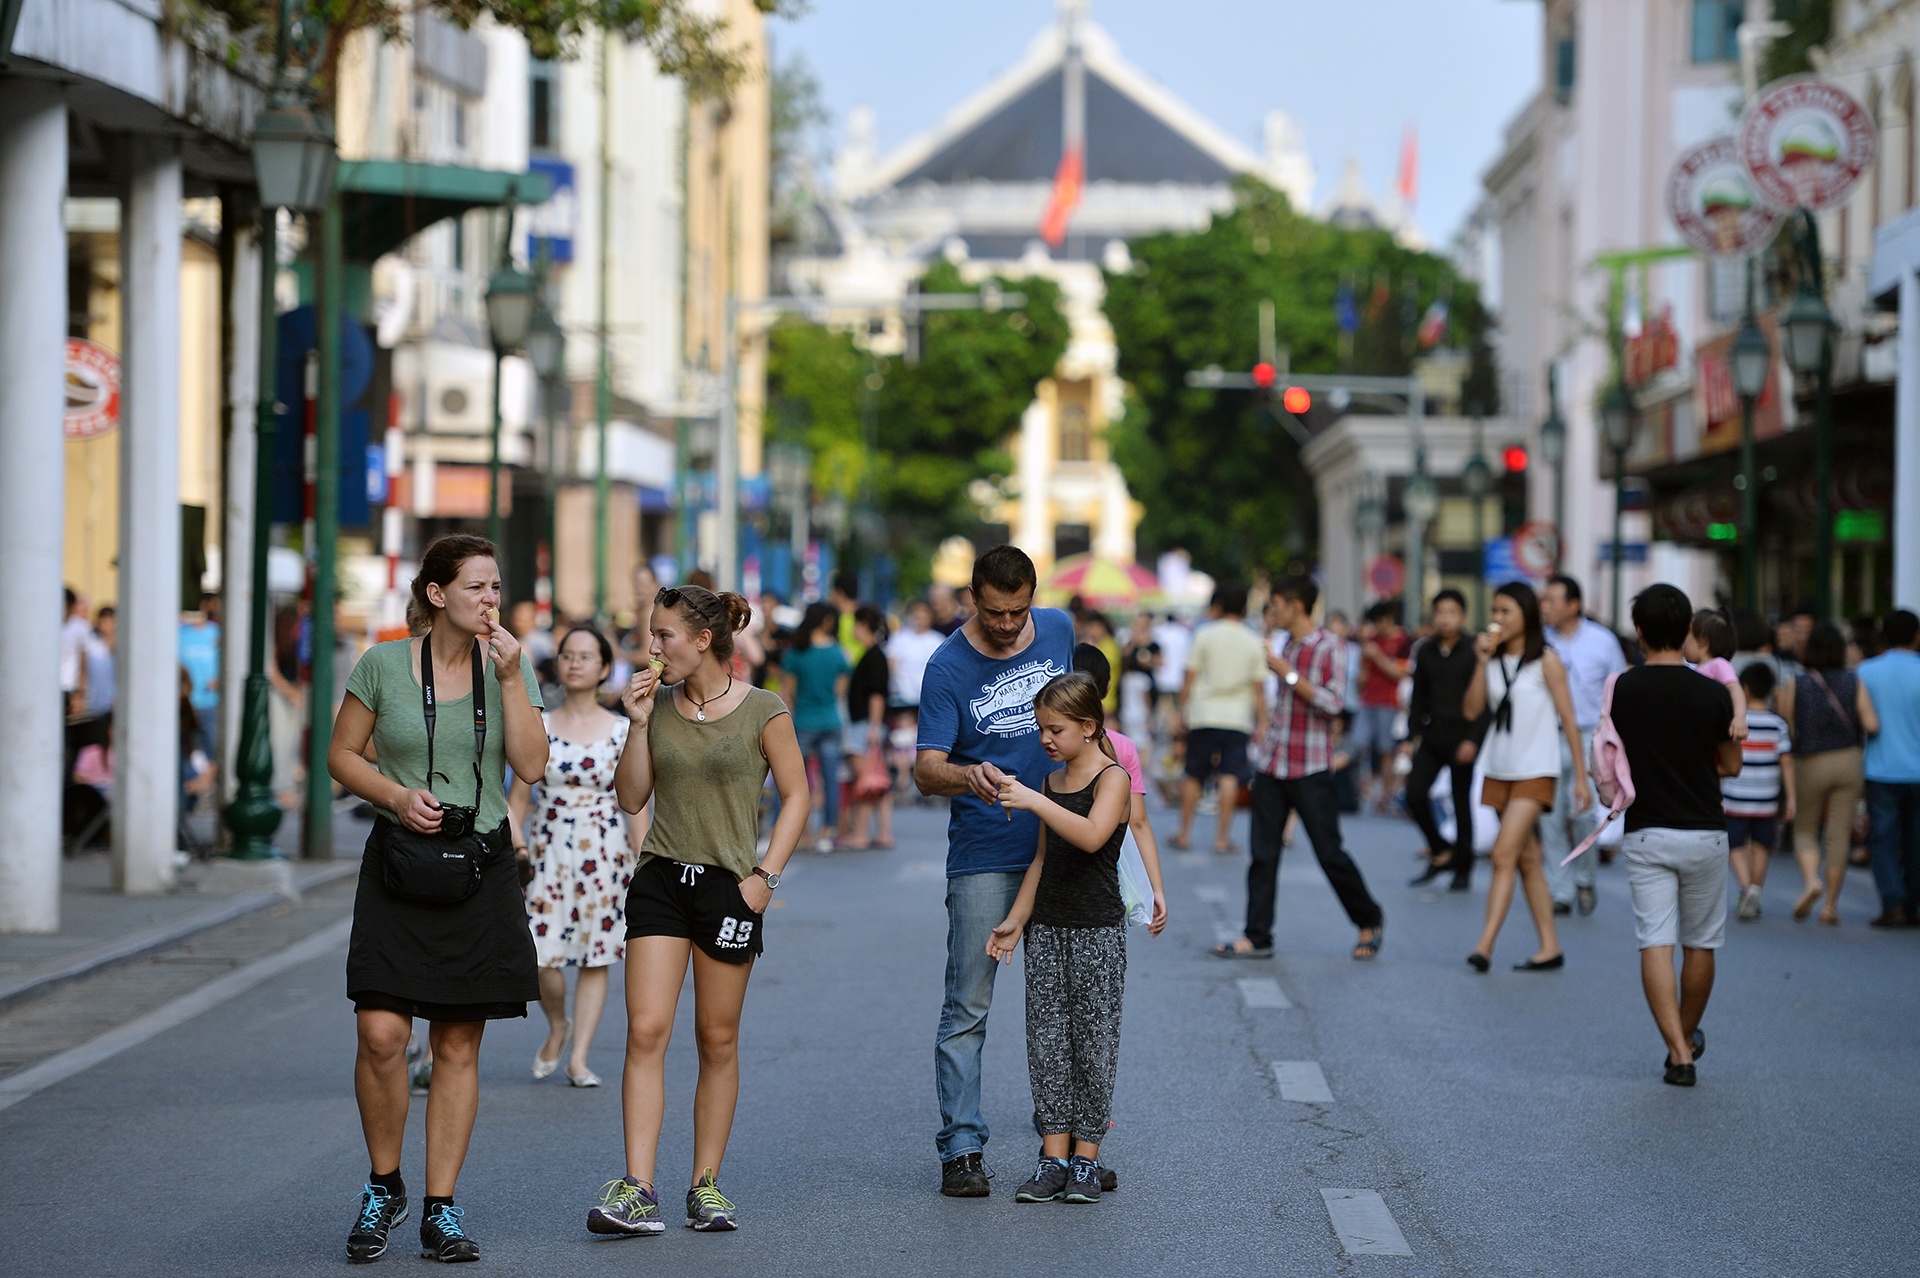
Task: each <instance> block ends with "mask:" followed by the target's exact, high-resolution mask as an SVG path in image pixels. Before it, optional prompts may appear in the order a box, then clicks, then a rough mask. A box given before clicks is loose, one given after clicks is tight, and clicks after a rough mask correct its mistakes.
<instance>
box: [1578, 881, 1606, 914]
mask: <svg viewBox="0 0 1920 1278" xmlns="http://www.w3.org/2000/svg"><path fill="white" fill-rule="evenodd" d="M1574 900H1575V901H1576V902H1578V904H1579V906H1580V912H1581V913H1582V914H1591V913H1593V907H1594V906H1596V905H1598V904H1600V894H1599V893H1598V892H1595V891H1594V890H1593V889H1592V888H1590V887H1583V888H1576V889H1575V890H1574Z"/></svg>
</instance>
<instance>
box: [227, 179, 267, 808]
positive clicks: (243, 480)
mask: <svg viewBox="0 0 1920 1278" xmlns="http://www.w3.org/2000/svg"><path fill="white" fill-rule="evenodd" d="M225 207H226V209H227V210H232V209H234V208H235V207H236V205H235V204H234V203H232V202H229V203H228V204H227V205H226V206H225ZM227 306H228V312H229V314H230V315H231V316H232V317H233V318H232V324H231V326H230V327H229V329H228V330H227V342H228V349H229V350H231V351H232V359H230V360H229V361H228V363H229V365H230V372H229V374H228V378H227V420H228V422H229V423H230V426H229V428H228V432H227V434H228V442H227V511H226V521H227V522H226V530H225V532H224V533H223V535H222V536H221V538H220V591H221V601H220V602H221V620H222V625H221V630H220V796H221V800H222V803H223V804H224V802H225V801H226V800H228V799H231V798H232V797H233V792H234V787H235V784H236V782H235V777H234V771H235V770H234V766H233V763H234V756H235V754H236V752H237V751H238V750H239V748H240V711H241V709H242V702H244V700H245V695H246V694H245V691H244V689H245V687H246V682H247V673H248V670H247V661H248V657H249V654H248V652H247V617H248V615H249V610H250V609H251V607H252V604H253V497H254V492H253V468H254V459H255V456H256V453H255V450H254V445H255V443H256V442H257V441H256V440H255V438H254V425H255V417H256V414H257V409H258V404H259V396H258V393H257V388H258V387H259V385H260V361H259V359H258V358H257V357H256V352H257V350H258V348H259V338H260V237H259V236H258V235H257V234H256V233H255V232H254V231H253V229H252V228H250V227H248V228H242V229H240V230H239V231H238V232H237V233H236V234H235V235H234V239H233V272H232V275H231V277H230V278H229V279H228V280H227Z"/></svg>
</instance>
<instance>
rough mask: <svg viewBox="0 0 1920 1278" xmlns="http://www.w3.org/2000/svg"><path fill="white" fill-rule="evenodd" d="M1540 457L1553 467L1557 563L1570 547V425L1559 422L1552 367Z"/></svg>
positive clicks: (1555, 372) (1557, 389) (1557, 386)
mask: <svg viewBox="0 0 1920 1278" xmlns="http://www.w3.org/2000/svg"><path fill="white" fill-rule="evenodd" d="M1540 456H1541V457H1542V458H1543V459H1544V460H1545V461H1546V463H1547V465H1549V466H1551V467H1553V537H1554V546H1555V549H1554V559H1555V561H1556V564H1557V561H1558V560H1559V557H1560V548H1561V547H1564V546H1565V545H1566V544H1567V477H1566V473H1565V471H1564V464H1565V462H1566V460H1567V424H1566V423H1565V422H1564V421H1561V420H1560V376H1559V372H1558V370H1556V369H1555V368H1554V366H1553V365H1552V364H1549V365H1547V420H1545V421H1543V422H1541V423H1540Z"/></svg>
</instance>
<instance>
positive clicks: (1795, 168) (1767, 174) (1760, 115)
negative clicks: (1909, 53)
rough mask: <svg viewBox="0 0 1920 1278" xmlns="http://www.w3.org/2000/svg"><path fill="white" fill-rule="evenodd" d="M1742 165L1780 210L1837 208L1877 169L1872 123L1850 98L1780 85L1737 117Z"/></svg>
mask: <svg viewBox="0 0 1920 1278" xmlns="http://www.w3.org/2000/svg"><path fill="white" fill-rule="evenodd" d="M1739 145H1740V162H1741V163H1742V164H1744V165H1745V166H1746V168H1747V172H1748V173H1750V174H1751V175H1752V176H1753V184H1754V187H1755V188H1756V189H1757V190H1758V191H1759V193H1760V198H1761V199H1763V200H1765V201H1766V202H1767V203H1769V204H1771V205H1773V206H1774V207H1775V208H1781V209H1792V208H1808V209H1823V208H1827V207H1828V206H1830V205H1833V204H1838V203H1839V202H1840V201H1841V200H1843V199H1845V198H1846V195H1847V192H1849V191H1851V190H1853V186H1854V183H1856V182H1858V181H1859V180H1860V175H1861V174H1862V173H1864V172H1866V170H1867V166H1868V165H1870V164H1872V163H1873V156H1874V151H1875V149H1876V147H1877V141H1876V139H1875V135H1874V128H1873V120H1872V119H1871V118H1870V117H1869V116H1868V115H1867V112H1866V108H1865V107H1862V106H1861V105H1860V104H1859V103H1858V102H1856V101H1854V98H1853V95H1852V94H1850V93H1848V92H1847V91H1846V90H1845V89H1843V88H1841V87H1840V86H1839V85H1837V84H1833V83H1830V82H1828V81H1826V80H1822V79H1819V78H1817V77H1814V76H1796V77H1793V78H1791V79H1786V80H1778V81H1775V82H1774V83H1773V84H1771V85H1768V86H1767V87H1766V88H1764V89H1762V90H1761V91H1760V93H1759V95H1758V96H1757V97H1755V98H1754V100H1753V101H1752V102H1751V103H1749V104H1748V106H1747V109H1746V112H1745V113H1744V114H1743V115H1742V116H1741V117H1740V143H1739Z"/></svg>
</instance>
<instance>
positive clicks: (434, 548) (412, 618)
mask: <svg viewBox="0 0 1920 1278" xmlns="http://www.w3.org/2000/svg"><path fill="white" fill-rule="evenodd" d="M482 558H485V559H491V560H493V562H494V563H496V564H497V563H499V562H500V548H499V547H498V546H496V545H494V544H493V543H492V542H490V541H488V540H487V539H486V538H485V537H476V536H474V535H473V534H472V533H448V534H447V535H446V536H444V537H436V538H434V540H433V544H432V545H430V546H428V547H427V553H426V554H424V555H422V556H420V571H419V572H418V573H416V574H414V578H413V593H412V595H411V596H410V597H409V598H408V600H407V629H408V630H409V631H410V632H412V633H413V634H415V635H423V634H425V633H426V632H427V631H429V630H431V629H432V628H433V622H434V618H435V616H436V615H437V614H438V613H439V612H440V611H442V610H441V609H439V608H436V607H434V605H433V601H432V600H430V599H428V598H427V587H428V586H439V587H440V588H441V589H442V590H444V589H446V588H447V587H448V586H449V585H451V584H453V579H454V578H455V577H458V576H459V575H460V569H461V568H463V567H464V566H465V565H466V562H467V560H469V559H482Z"/></svg>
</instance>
